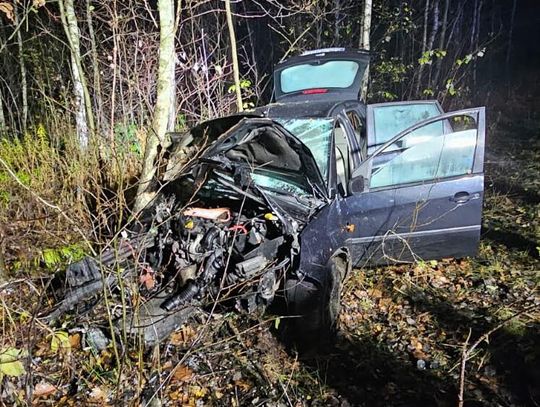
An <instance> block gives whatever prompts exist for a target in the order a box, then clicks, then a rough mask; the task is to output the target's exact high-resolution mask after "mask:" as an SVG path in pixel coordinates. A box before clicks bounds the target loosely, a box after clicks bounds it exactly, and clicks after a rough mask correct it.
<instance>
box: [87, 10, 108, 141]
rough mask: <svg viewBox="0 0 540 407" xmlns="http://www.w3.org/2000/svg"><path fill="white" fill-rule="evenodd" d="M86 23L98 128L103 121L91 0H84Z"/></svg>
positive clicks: (100, 128)
mask: <svg viewBox="0 0 540 407" xmlns="http://www.w3.org/2000/svg"><path fill="white" fill-rule="evenodd" d="M86 24H87V26H88V35H89V37H90V55H91V57H92V70H93V83H92V86H93V88H94V92H93V93H94V105H93V106H94V108H95V109H96V113H97V116H96V117H97V120H96V126H97V129H99V130H104V129H102V124H103V123H104V122H105V120H104V119H103V107H102V106H103V103H102V100H101V80H100V75H99V61H98V52H97V46H96V35H95V33H94V24H93V21H92V6H91V0H86ZM103 133H105V131H103Z"/></svg>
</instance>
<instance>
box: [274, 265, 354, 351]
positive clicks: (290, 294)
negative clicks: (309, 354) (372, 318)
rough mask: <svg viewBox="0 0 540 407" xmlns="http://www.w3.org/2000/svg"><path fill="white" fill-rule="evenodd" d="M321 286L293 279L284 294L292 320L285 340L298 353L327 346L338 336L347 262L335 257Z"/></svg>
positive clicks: (287, 284)
mask: <svg viewBox="0 0 540 407" xmlns="http://www.w3.org/2000/svg"><path fill="white" fill-rule="evenodd" d="M327 269H328V272H327V273H326V279H325V281H324V282H323V283H322V284H317V283H316V282H314V281H310V280H308V279H307V278H305V279H303V280H299V279H298V278H290V279H288V280H287V281H286V286H285V292H286V297H287V303H288V311H289V315H290V317H291V318H290V319H288V324H287V328H286V332H287V333H286V335H287V338H285V339H286V340H287V341H288V342H292V344H293V345H295V346H296V347H297V348H298V349H299V350H310V349H313V348H314V347H316V348H323V347H325V346H328V345H329V344H330V343H331V342H332V340H333V339H334V337H335V333H336V330H337V329H336V328H337V319H338V316H339V312H340V309H341V289H342V284H343V280H344V278H345V275H346V273H347V261H346V260H344V259H343V258H341V257H337V256H336V257H333V258H332V259H330V261H329V262H328V265H327Z"/></svg>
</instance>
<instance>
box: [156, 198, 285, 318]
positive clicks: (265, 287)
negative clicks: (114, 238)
mask: <svg viewBox="0 0 540 407" xmlns="http://www.w3.org/2000/svg"><path fill="white" fill-rule="evenodd" d="M250 204H251V203H250ZM247 206H248V205H247V204H246V205H245V208H242V209H244V210H243V212H244V213H240V212H239V210H240V208H238V209H237V210H231V209H229V208H225V207H217V208H203V207H188V208H185V209H183V210H182V209H178V208H176V206H175V205H174V204H173V203H172V202H170V201H169V202H162V203H161V204H159V205H158V206H157V207H156V216H155V224H157V225H158V226H157V233H156V236H155V244H154V246H153V248H152V249H151V250H148V252H147V255H146V261H147V263H148V265H149V266H150V268H149V270H152V272H153V273H155V276H156V279H155V281H156V282H157V284H156V285H155V286H153V287H151V290H152V291H155V290H158V289H160V288H161V287H162V286H167V287H169V290H172V291H173V293H172V294H171V295H170V296H169V297H168V298H167V299H166V300H165V301H163V303H162V304H161V307H162V308H163V309H164V310H166V311H173V310H174V309H176V308H178V307H179V306H181V305H183V304H186V303H188V302H190V301H191V300H193V299H194V298H203V297H207V298H208V299H209V300H210V301H215V300H218V299H227V298H230V297H231V294H234V296H235V298H236V305H237V308H241V309H243V310H246V311H248V312H253V311H254V310H255V309H256V308H258V307H262V308H264V307H265V306H266V305H267V304H268V303H269V302H271V301H272V299H273V298H274V294H275V291H276V289H277V288H278V286H279V277H280V276H281V275H282V274H283V272H284V271H285V269H286V268H287V266H288V265H289V264H290V256H291V250H290V245H284V243H285V242H286V238H285V236H284V235H283V231H282V227H281V223H280V220H279V219H278V217H277V216H276V215H275V214H273V213H272V212H268V211H262V212H260V213H257V212H256V211H254V209H255V208H250V209H248V208H246V207H247Z"/></svg>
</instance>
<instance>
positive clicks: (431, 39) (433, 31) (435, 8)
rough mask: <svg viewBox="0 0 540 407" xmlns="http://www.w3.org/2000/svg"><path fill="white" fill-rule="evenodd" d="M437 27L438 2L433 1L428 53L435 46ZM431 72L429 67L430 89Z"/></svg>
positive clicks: (436, 0) (437, 0) (438, 22)
mask: <svg viewBox="0 0 540 407" xmlns="http://www.w3.org/2000/svg"><path fill="white" fill-rule="evenodd" d="M439 26H440V21H439V0H435V1H434V2H433V26H432V29H431V34H430V36H429V41H428V46H427V49H428V51H432V50H433V44H435V37H436V36H437V33H438V32H439ZM431 72H432V65H430V66H429V78H428V83H429V87H430V88H431Z"/></svg>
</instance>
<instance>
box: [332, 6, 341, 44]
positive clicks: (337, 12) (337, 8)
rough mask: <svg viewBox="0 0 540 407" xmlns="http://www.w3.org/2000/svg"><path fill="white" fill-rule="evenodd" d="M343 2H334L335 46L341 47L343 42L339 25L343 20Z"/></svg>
mask: <svg viewBox="0 0 540 407" xmlns="http://www.w3.org/2000/svg"><path fill="white" fill-rule="evenodd" d="M340 11H341V2H340V0H334V45H336V46H339V45H340V44H339V42H340V41H341V39H340V37H339V23H340V20H341V13H340Z"/></svg>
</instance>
